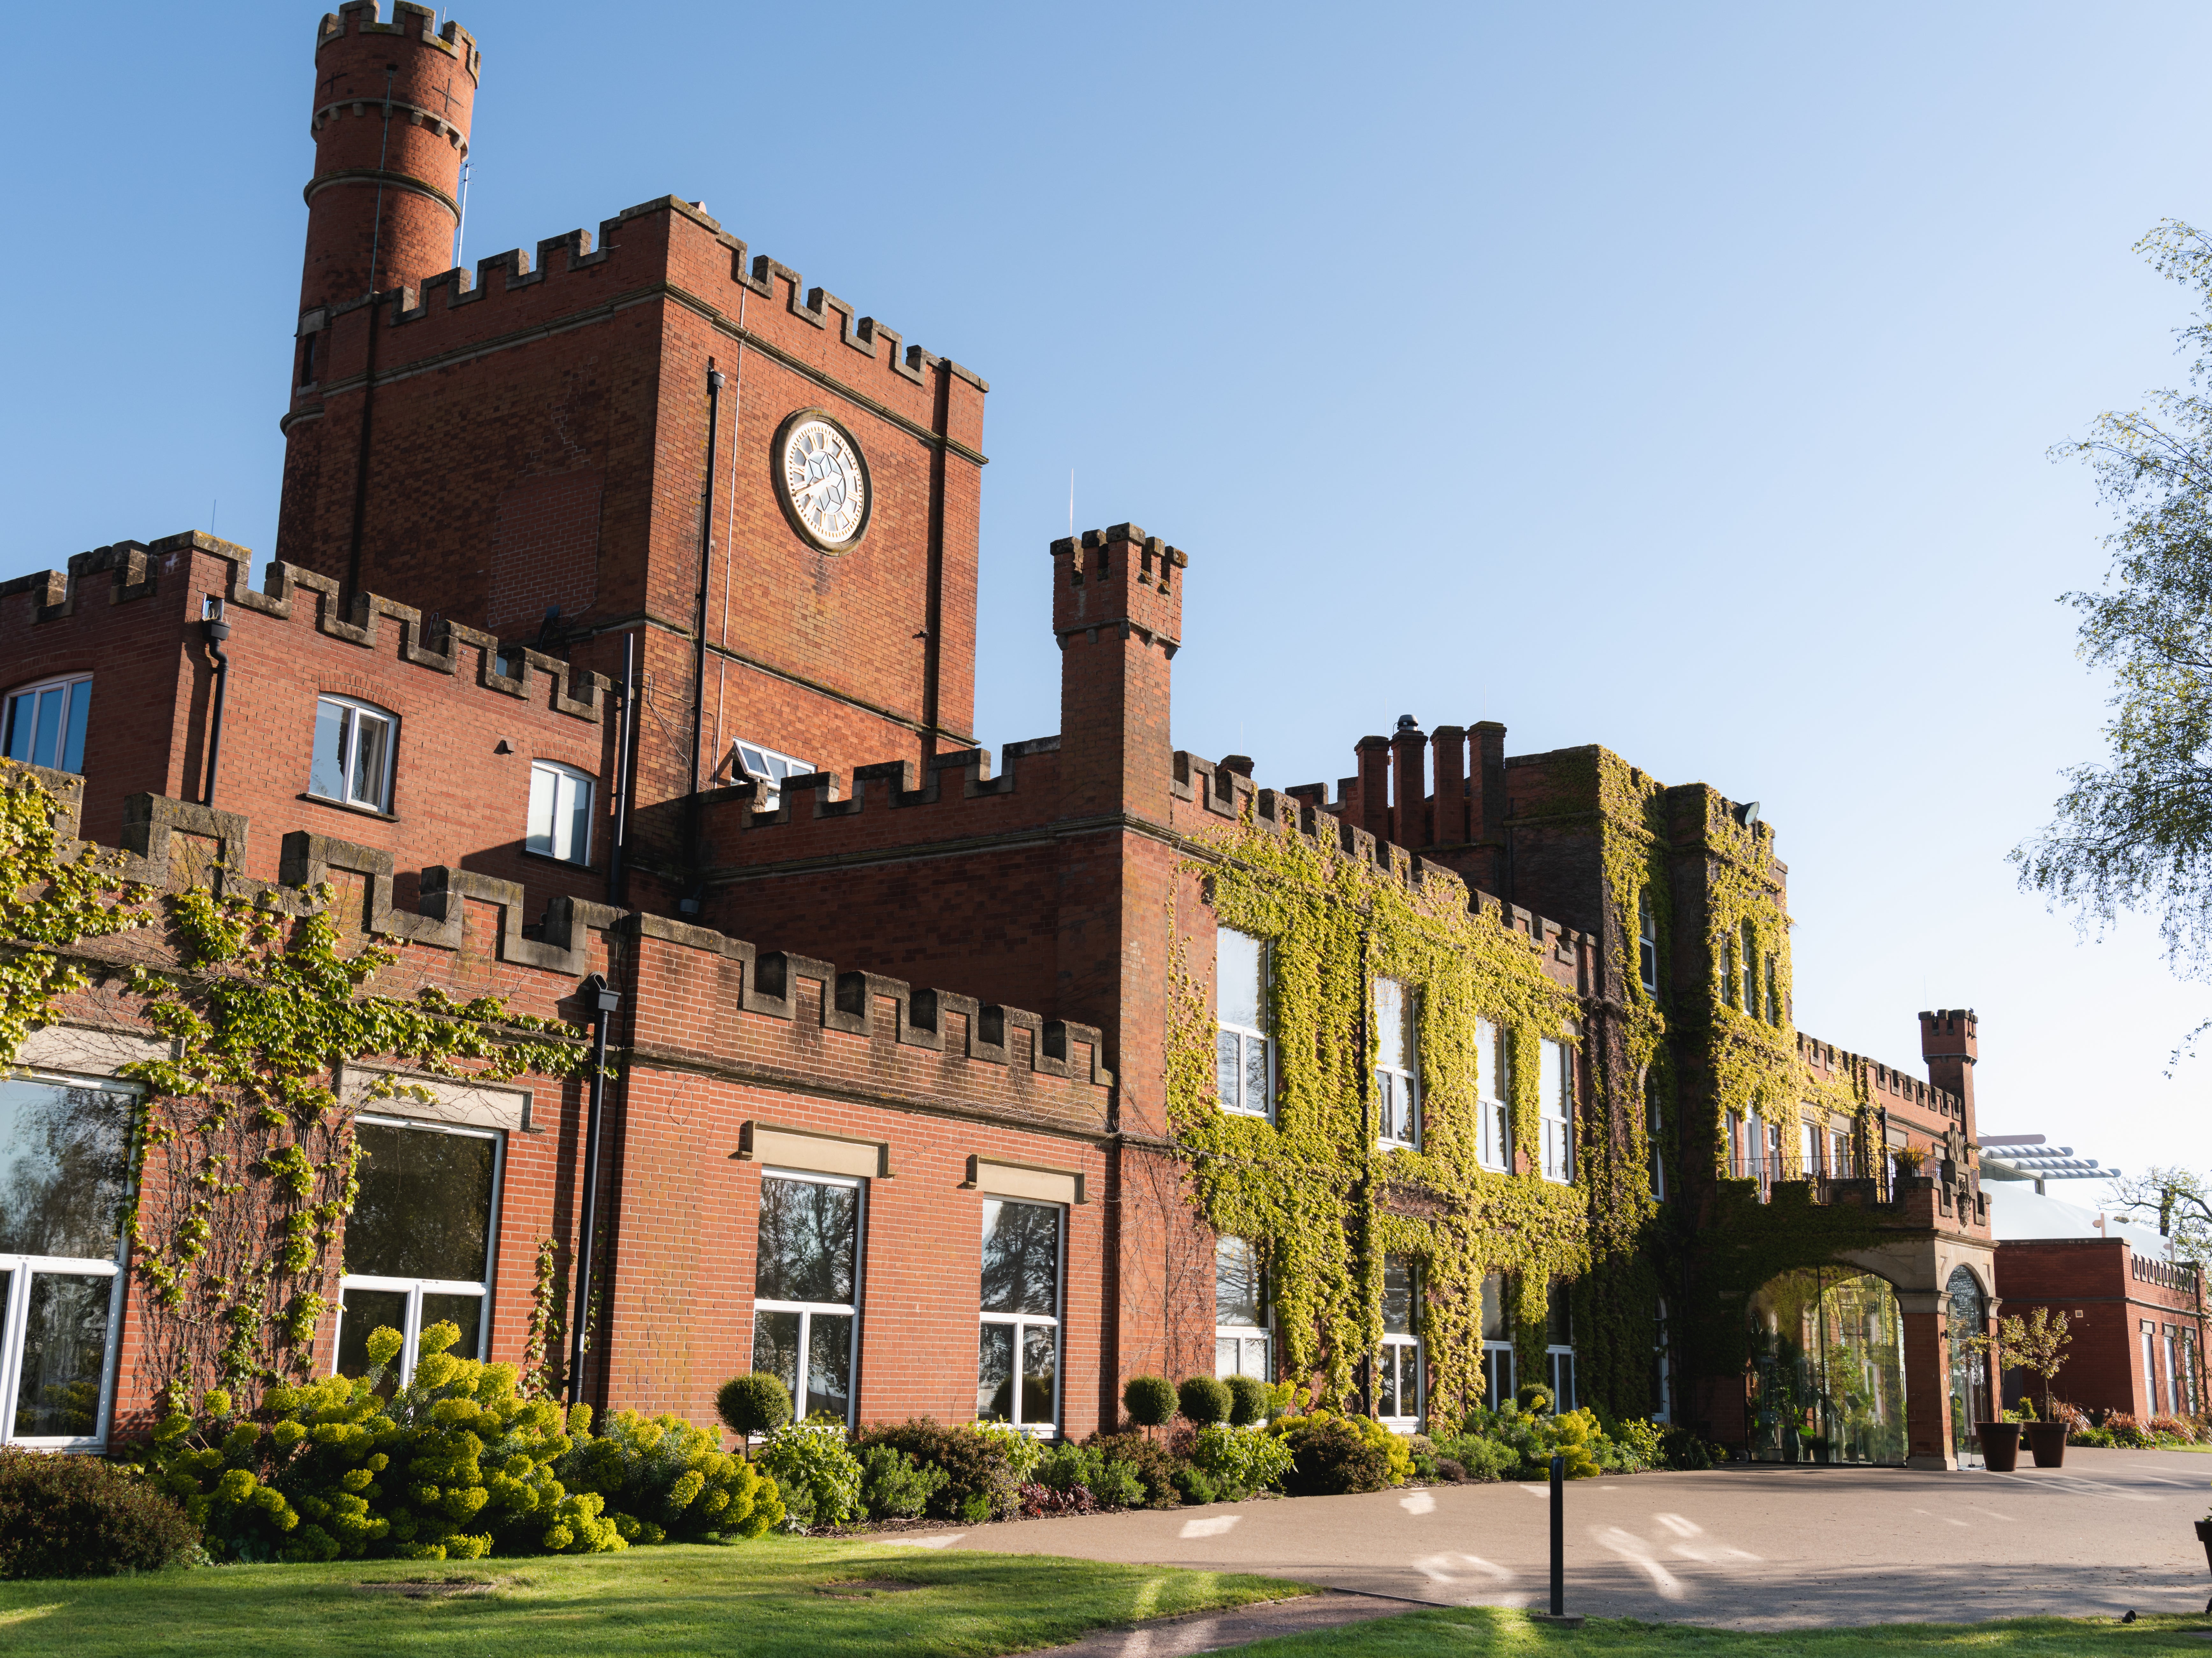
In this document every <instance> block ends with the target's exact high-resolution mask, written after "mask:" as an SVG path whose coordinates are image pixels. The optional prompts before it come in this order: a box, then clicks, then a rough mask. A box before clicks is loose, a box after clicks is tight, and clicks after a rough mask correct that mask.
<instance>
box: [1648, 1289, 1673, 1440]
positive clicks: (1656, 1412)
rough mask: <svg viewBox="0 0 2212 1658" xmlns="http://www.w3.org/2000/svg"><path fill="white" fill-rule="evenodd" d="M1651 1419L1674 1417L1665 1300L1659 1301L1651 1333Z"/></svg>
mask: <svg viewBox="0 0 2212 1658" xmlns="http://www.w3.org/2000/svg"><path fill="white" fill-rule="evenodd" d="M1651 1370H1652V1376H1651V1419H1652V1420H1653V1421H1654V1422H1672V1421H1673V1420H1674V1352H1673V1350H1672V1343H1671V1341H1670V1340H1669V1338H1668V1329H1667V1302H1666V1298H1665V1297H1663V1296H1662V1297H1661V1298H1660V1301H1659V1306H1658V1317H1657V1320H1656V1323H1655V1326H1654V1327H1653V1330H1652V1334H1651Z"/></svg>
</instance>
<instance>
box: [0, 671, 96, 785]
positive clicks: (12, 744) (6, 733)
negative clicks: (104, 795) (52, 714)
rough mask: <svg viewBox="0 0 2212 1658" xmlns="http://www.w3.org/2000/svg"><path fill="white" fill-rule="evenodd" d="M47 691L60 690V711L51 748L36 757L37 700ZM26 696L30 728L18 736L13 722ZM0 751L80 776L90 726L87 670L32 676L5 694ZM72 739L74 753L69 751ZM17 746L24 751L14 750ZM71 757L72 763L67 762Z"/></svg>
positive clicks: (19, 758) (2, 709)
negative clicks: (43, 756)
mask: <svg viewBox="0 0 2212 1658" xmlns="http://www.w3.org/2000/svg"><path fill="white" fill-rule="evenodd" d="M49 691H59V692H61V693H62V706H61V714H60V716H59V717H58V720H56V721H55V725H54V751H53V754H52V756H50V757H49V758H47V759H45V760H41V759H40V758H39V757H38V732H39V726H38V720H39V703H40V699H41V698H43V697H44V696H45V695H46V693H48V692H49ZM25 699H28V700H29V704H30V718H31V728H30V731H29V732H28V733H27V735H25V736H24V737H22V738H20V739H19V738H18V737H17V734H16V730H15V722H16V721H17V720H19V719H21V717H22V713H21V711H22V708H23V706H24V701H25ZM0 726H5V727H6V729H5V730H0V754H5V755H6V756H8V757H9V759H10V760H15V761H20V762H23V763H25V764H27V765H33V766H44V767H46V768H47V769H48V770H50V771H65V772H69V773H71V774H75V775H77V776H82V774H83V773H84V743H85V741H86V738H88V735H89V734H90V732H91V728H92V676H91V675H90V674H88V673H73V674H62V675H59V676H58V677H54V678H52V679H34V680H33V681H32V682H31V683H29V684H27V685H19V686H17V687H15V689H13V690H10V691H9V693H8V694H7V703H6V706H5V707H4V708H0ZM72 742H74V743H75V744H76V750H77V751H76V753H75V754H74V755H72V754H71V753H70V744H71V743H72ZM18 748H21V749H24V750H27V752H26V753H23V754H18V753H16V752H15V750H17V749H18ZM71 760H75V761H76V764H75V765H74V766H72V765H70V763H69V762H70V761H71Z"/></svg>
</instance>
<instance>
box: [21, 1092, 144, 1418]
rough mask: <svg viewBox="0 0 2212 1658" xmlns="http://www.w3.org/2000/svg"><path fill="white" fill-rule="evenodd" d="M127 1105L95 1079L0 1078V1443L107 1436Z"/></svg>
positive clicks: (126, 1183)
mask: <svg viewBox="0 0 2212 1658" xmlns="http://www.w3.org/2000/svg"><path fill="white" fill-rule="evenodd" d="M131 1102H132V1096H131V1095H129V1094H127V1093H124V1092H121V1091H120V1090H115V1089H113V1088H102V1087H101V1086H100V1085H99V1084H96V1083H89V1082H82V1081H79V1082H72V1081H70V1080H67V1079H64V1078H51V1079H49V1078H37V1077H13V1078H8V1079H7V1080H5V1081H0V1401H4V1407H5V1414H4V1415H0V1440H5V1441H9V1442H16V1443H27V1444H33V1445H52V1446H59V1445H82V1446H96V1445H98V1444H99V1443H100V1442H102V1441H104V1440H105V1439H106V1437H107V1422H108V1416H109V1413H110V1412H111V1410H112V1404H113V1401H112V1388H113V1386H114V1369H115V1340H116V1334H117V1331H118V1327H119V1325H120V1322H121V1299H122V1289H123V1278H122V1272H121V1255H122V1230H123V1216H124V1212H125V1207H126V1206H127V1205H128V1204H129V1202H130V1196H131Z"/></svg>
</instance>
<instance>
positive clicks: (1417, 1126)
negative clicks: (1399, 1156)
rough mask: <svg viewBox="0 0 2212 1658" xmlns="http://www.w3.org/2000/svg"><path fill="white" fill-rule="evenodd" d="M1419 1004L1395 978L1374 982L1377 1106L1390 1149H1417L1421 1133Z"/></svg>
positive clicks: (1379, 1123) (1379, 1126)
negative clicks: (1396, 1147)
mask: <svg viewBox="0 0 2212 1658" xmlns="http://www.w3.org/2000/svg"><path fill="white" fill-rule="evenodd" d="M1418 1017H1419V1000H1418V999H1417V998H1415V997H1414V995H1413V993H1411V992H1410V991H1408V990H1407V988H1406V987H1405V986H1404V985H1402V984H1400V983H1399V982H1398V981H1396V980H1395V979H1377V980H1376V981H1375V1102H1376V1119H1375V1120H1376V1125H1377V1132H1378V1133H1379V1134H1380V1137H1381V1139H1382V1140H1383V1144H1385V1145H1408V1146H1410V1145H1419V1143H1420V1135H1421V1061H1420V1042H1419V1035H1417V1034H1416V1031H1415V1028H1414V1027H1415V1023H1416V1021H1417V1019H1418Z"/></svg>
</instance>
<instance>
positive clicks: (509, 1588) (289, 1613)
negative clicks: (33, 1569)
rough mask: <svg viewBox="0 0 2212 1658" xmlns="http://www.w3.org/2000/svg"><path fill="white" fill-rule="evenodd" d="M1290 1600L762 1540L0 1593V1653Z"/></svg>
mask: <svg viewBox="0 0 2212 1658" xmlns="http://www.w3.org/2000/svg"><path fill="white" fill-rule="evenodd" d="M406 1579H415V1580H427V1581H423V1582H420V1583H419V1584H418V1586H417V1587H418V1588H421V1589H422V1591H424V1598H419V1599H418V1598H412V1597H410V1595H409V1594H407V1593H406V1592H404V1590H400V1589H397V1588H381V1589H380V1588H363V1587H362V1585H364V1584H372V1585H373V1584H377V1583H384V1584H397V1583H398V1582H401V1581H402V1580H406ZM854 1580H860V1581H859V1582H857V1583H855V1582H854ZM441 1586H442V1587H441ZM456 1589H459V1590H460V1591H462V1592H461V1593H459V1594H455V1593H453V1591H454V1590H456ZM1310 1593H1312V1591H1311V1589H1310V1588H1307V1587H1306V1586H1305V1585H1304V1584H1297V1583H1285V1582H1278V1581H1276V1580H1275V1579H1273V1578H1267V1577H1251V1576H1240V1575H1237V1574H1232V1573H1227V1572H1208V1571H1182V1570H1176V1569H1174V1568H1171V1567H1165V1566H1120V1565H1104V1564H1094V1563H1093V1562H1091V1561H1087V1560H1062V1559H1057V1558H1051V1557H1048V1556H1038V1555H1005V1554H985V1553H981V1552H977V1553H959V1554H938V1553H933V1552H929V1551H927V1550H923V1549H918V1548H914V1547H904V1548H902V1547H899V1546H896V1545H892V1544H887V1543H885V1542H884V1541H882V1540H878V1539H874V1538H856V1539H850V1540H839V1539H816V1538H803V1537H769V1538H763V1539H760V1540H757V1541H755V1542H750V1543H744V1544H741V1545H738V1546H736V1547H732V1548H717V1547H712V1546H703V1545H690V1546H661V1547H657V1548H646V1549H631V1550H629V1551H628V1552H624V1553H622V1554H602V1555H587V1556H583V1557H581V1558H563V1557H555V1558H544V1557H533V1558H528V1559H517V1560H471V1561H462V1562H444V1561H437V1562H431V1563H428V1564H416V1563H410V1562H401V1561H392V1560H383V1561H352V1562H349V1563H345V1564H337V1565H328V1566H216V1567H211V1568H207V1569H204V1570H198V1571H190V1572H164V1573H161V1574H158V1575H155V1576H144V1577H125V1578H93V1579H77V1580H73V1581H59V1582H15V1583H6V1584H0V1650H4V1651H5V1652H6V1653H7V1654H8V1655H9V1658H17V1655H22V1658H30V1655H33V1654H43V1653H67V1654H70V1655H71V1658H100V1655H106V1654H117V1655H124V1654H134V1655H135V1654H140V1653H147V1652H160V1653H205V1654H210V1655H220V1658H284V1655H290V1654H295V1653H297V1654H323V1653H329V1654H340V1653H343V1654H357V1653H362V1652H385V1651H393V1652H405V1653H454V1654H463V1653H465V1654H467V1655H470V1658H479V1655H482V1658H500V1655H507V1654H513V1655H516V1658H558V1655H565V1654H585V1653H590V1654H594V1655H597V1654H606V1653H617V1654H621V1655H623V1658H662V1655H675V1654H684V1653H702V1654H704V1653H712V1654H714V1655H716V1658H736V1655H744V1654H751V1653H760V1654H771V1653H772V1654H777V1655H793V1654H805V1655H810V1658H811V1655H816V1654H820V1655H825V1658H835V1655H842V1654H854V1655H859V1654H870V1655H875V1654H881V1653H885V1652H894V1651H895V1652H898V1653H902V1654H904V1653H914V1654H923V1655H934V1654H946V1655H956V1654H957V1655H968V1654H986V1653H1001V1652H1018V1651H1022V1650H1025V1649H1030V1648H1033V1647H1045V1646H1054V1645H1059V1644H1061V1643H1066V1642H1069V1641H1073V1640H1075V1639H1077V1638H1078V1637H1080V1636H1081V1635H1083V1634H1084V1633H1085V1631H1089V1630H1092V1629H1096V1628H1097V1627H1098V1626H1100V1625H1105V1624H1114V1623H1120V1622H1123V1621H1126V1620H1128V1619H1139V1618H1158V1617H1164V1616H1169V1615H1171V1614H1173V1613H1176V1612H1197V1611H1201V1610H1204V1609H1206V1608H1207V1607H1212V1606H1241V1605H1244V1604H1247V1603H1249V1602H1251V1601H1255V1600H1279V1599H1281V1598H1283V1597H1284V1596H1286V1595H1293V1594H1310Z"/></svg>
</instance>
